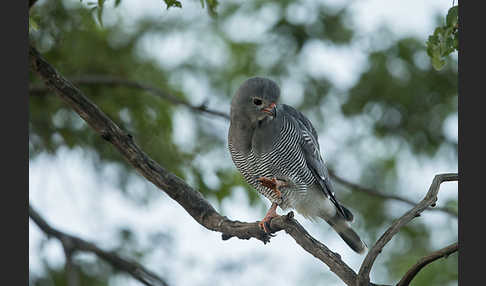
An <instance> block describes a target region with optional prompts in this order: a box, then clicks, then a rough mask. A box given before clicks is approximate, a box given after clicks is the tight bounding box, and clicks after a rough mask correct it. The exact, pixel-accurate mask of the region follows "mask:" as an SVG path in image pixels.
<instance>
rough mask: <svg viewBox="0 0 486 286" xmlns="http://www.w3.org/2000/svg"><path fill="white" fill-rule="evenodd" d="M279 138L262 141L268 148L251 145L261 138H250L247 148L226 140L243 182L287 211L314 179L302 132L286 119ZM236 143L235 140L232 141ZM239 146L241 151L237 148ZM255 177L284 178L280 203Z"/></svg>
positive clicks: (274, 137)
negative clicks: (302, 144)
mask: <svg viewBox="0 0 486 286" xmlns="http://www.w3.org/2000/svg"><path fill="white" fill-rule="evenodd" d="M282 120H283V122H282V124H281V125H280V130H279V132H278V133H277V134H278V136H273V137H272V138H265V141H266V142H267V148H259V146H256V144H254V143H253V142H255V141H262V139H263V138H254V137H253V138H251V139H252V140H251V141H250V142H248V143H249V148H247V150H244V149H245V148H241V145H240V146H238V143H237V142H232V140H229V142H228V146H229V150H230V153H231V157H232V159H233V162H234V163H235V165H236V167H237V169H238V170H239V171H240V173H241V174H242V175H243V177H244V178H245V180H246V181H247V182H248V183H249V184H250V185H251V186H253V187H254V188H255V189H256V190H257V191H258V192H259V193H261V194H263V195H264V196H265V197H267V198H268V199H269V200H270V201H272V202H277V203H279V205H280V207H281V208H283V209H286V208H288V207H292V206H293V205H294V201H295V200H296V199H298V197H299V196H302V195H305V192H306V190H307V188H309V187H310V186H311V185H312V184H314V182H315V180H314V177H313V175H312V173H311V171H310V170H309V169H308V167H307V165H306V161H305V157H304V154H303V151H302V149H301V147H300V144H301V143H302V141H301V140H305V138H304V136H303V135H302V132H301V130H298V129H297V128H295V125H294V124H292V122H291V121H290V120H289V119H287V118H285V117H284V118H282ZM265 135H266V134H265V132H258V131H256V132H254V133H253V136H257V137H258V136H265ZM236 140H238V138H234V139H233V141H236ZM238 147H240V148H238ZM258 177H267V178H273V177H275V178H278V179H284V180H286V181H288V182H289V183H290V185H289V186H288V187H282V188H281V189H280V191H281V192H282V200H281V201H279V200H278V198H277V195H276V194H275V193H274V192H273V191H272V190H270V189H269V188H267V187H264V186H262V185H261V184H260V183H259V182H258V181H257V180H256V179H257V178H258Z"/></svg>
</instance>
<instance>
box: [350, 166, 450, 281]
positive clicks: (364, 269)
mask: <svg viewBox="0 0 486 286" xmlns="http://www.w3.org/2000/svg"><path fill="white" fill-rule="evenodd" d="M458 179H459V176H458V175H457V174H454V173H449V174H439V175H436V176H435V177H434V180H433V181H432V184H431V185H430V188H429V191H428V192H427V194H426V195H425V197H424V199H423V200H422V201H421V202H420V203H419V204H418V205H416V206H415V207H414V208H412V209H411V210H409V211H408V212H406V213H405V214H404V215H403V216H402V217H400V218H399V219H398V220H396V221H395V222H394V223H393V224H392V225H391V226H390V227H389V228H388V229H387V230H386V231H385V233H384V234H383V235H382V236H381V237H380V238H379V239H378V241H377V242H376V243H375V245H373V247H372V248H371V249H370V250H369V251H368V254H367V255H366V257H365V259H364V261H363V263H362V264H361V268H360V269H359V273H358V278H357V284H356V285H358V286H364V285H368V283H369V281H370V277H369V275H370V271H371V268H372V267H373V263H374V262H375V259H376V257H377V256H378V255H379V254H380V253H381V251H382V249H383V247H385V245H386V244H387V243H388V242H389V241H390V240H391V239H392V237H393V236H394V235H395V234H396V233H398V231H399V230H400V228H402V227H403V226H404V225H405V224H407V223H408V222H410V221H411V220H412V219H413V218H415V217H418V216H420V213H421V212H423V211H424V210H425V209H426V208H427V207H429V206H430V205H432V204H433V203H435V202H436V201H437V193H438V192H439V186H440V184H441V183H442V182H447V181H457V180H458Z"/></svg>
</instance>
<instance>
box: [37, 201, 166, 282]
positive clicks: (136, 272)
mask: <svg viewBox="0 0 486 286" xmlns="http://www.w3.org/2000/svg"><path fill="white" fill-rule="evenodd" d="M29 217H30V218H31V219H32V220H33V221H34V222H35V223H36V224H37V226H38V227H39V228H40V229H41V230H42V231H43V232H44V233H46V234H47V236H49V237H55V238H57V239H58V240H59V241H61V243H62V245H63V248H64V250H65V254H66V259H69V260H70V259H71V255H72V254H73V252H74V251H86V252H91V253H94V254H96V256H98V257H99V258H101V259H103V260H105V261H107V262H108V263H110V264H111V265H112V266H113V267H115V268H117V269H119V270H122V271H125V272H127V273H128V274H130V275H131V276H133V277H134V278H135V279H137V280H138V281H140V282H142V283H143V284H145V285H149V286H151V285H154V286H167V285H168V284H167V283H166V282H165V281H164V280H163V279H162V278H160V277H158V276H157V275H156V274H155V273H153V272H151V271H149V270H147V269H145V268H144V267H143V266H142V265H140V264H138V263H136V262H134V261H129V260H127V259H124V258H121V257H120V256H118V255H117V254H115V253H113V252H107V251H104V250H102V249H100V248H98V247H97V246H96V245H95V244H93V243H91V242H87V241H85V240H82V239H80V238H78V237H75V236H72V235H69V234H66V233H64V232H61V231H59V230H57V229H55V228H53V227H51V226H50V225H49V224H48V223H47V222H46V221H45V220H44V219H43V218H42V217H41V216H40V215H39V213H37V211H35V210H34V209H33V208H32V206H31V205H30V204H29ZM71 262H72V261H66V263H67V270H69V269H71V270H72V267H73V265H72V264H71ZM67 274H68V276H69V277H68V281H70V282H71V281H73V280H72V278H73V277H72V276H71V275H72V274H73V273H72V272H71V271H69V272H68V273H67ZM69 285H71V284H69Z"/></svg>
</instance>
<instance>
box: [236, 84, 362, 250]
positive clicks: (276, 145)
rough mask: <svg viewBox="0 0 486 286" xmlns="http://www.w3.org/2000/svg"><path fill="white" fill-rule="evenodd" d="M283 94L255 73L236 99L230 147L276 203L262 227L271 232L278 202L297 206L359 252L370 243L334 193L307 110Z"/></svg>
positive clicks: (245, 172) (245, 170)
mask: <svg viewBox="0 0 486 286" xmlns="http://www.w3.org/2000/svg"><path fill="white" fill-rule="evenodd" d="M279 97H280V88H279V87H278V85H277V84H276V83H275V82H273V81H272V80H269V79H266V78H261V77H253V78H250V79H248V80H246V81H245V82H244V83H243V84H242V85H241V86H240V88H239V89H238V91H237V92H236V94H235V96H234V97H233V99H232V102H231V114H230V117H231V123H230V128H229V134H228V147H229V150H230V153H231V157H232V159H233V162H234V164H235V165H236V168H237V169H238V170H239V171H240V173H241V174H242V175H243V177H244V178H245V180H246V181H247V182H248V183H249V184H250V185H251V186H253V187H254V188H255V189H256V190H257V191H258V192H259V193H261V194H263V195H264V196H265V197H267V198H268V199H269V200H270V201H271V202H272V206H271V207H270V209H269V210H268V212H267V214H266V215H265V217H264V218H263V220H262V221H260V223H259V225H260V227H261V228H262V229H263V230H264V231H265V232H267V233H268V232H269V231H268V227H267V224H268V222H269V221H270V219H271V218H273V217H276V216H278V215H277V213H276V209H277V206H279V207H280V208H281V209H282V210H286V209H295V210H296V211H297V212H298V213H300V214H302V215H303V216H304V217H306V218H308V219H311V220H315V219H317V218H321V219H323V220H325V221H326V222H327V223H328V224H329V225H330V226H332V227H333V228H334V230H336V232H337V233H338V234H339V236H341V238H342V239H343V240H344V241H345V242H346V243H347V244H348V245H349V246H350V247H351V248H352V249H353V250H354V251H356V252H358V253H363V252H365V251H366V249H367V247H366V245H365V244H364V243H363V241H362V240H361V239H360V238H359V236H358V235H357V234H356V232H355V231H354V230H353V229H352V228H351V226H350V222H352V221H353V214H352V213H351V211H349V210H348V209H347V208H345V207H344V206H343V205H341V204H340V203H339V202H338V201H337V199H336V197H335V194H334V191H333V187H332V184H331V181H330V178H329V173H328V171H327V168H326V165H325V163H324V160H323V159H322V157H321V154H320V149H319V143H318V138H317V132H316V130H315V129H314V127H313V126H312V124H311V122H310V121H309V119H307V118H306V117H305V116H304V115H303V114H302V113H300V112H299V111H297V110H296V109H294V108H293V107H291V106H289V105H286V104H279V103H278V99H279Z"/></svg>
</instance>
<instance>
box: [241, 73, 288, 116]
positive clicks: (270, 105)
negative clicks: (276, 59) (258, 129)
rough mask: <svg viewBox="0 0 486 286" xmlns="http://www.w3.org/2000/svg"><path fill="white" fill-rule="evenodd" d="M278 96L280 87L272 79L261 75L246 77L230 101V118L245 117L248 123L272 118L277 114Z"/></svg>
mask: <svg viewBox="0 0 486 286" xmlns="http://www.w3.org/2000/svg"><path fill="white" fill-rule="evenodd" d="M279 97H280V88H279V87H278V85H277V84H276V83H275V82H274V81H272V80H270V79H267V78H262V77H252V78H250V79H247V80H246V81H245V82H244V83H243V84H242V85H241V86H240V88H239V89H238V91H237V92H236V94H235V96H234V97H233V100H232V101H231V118H234V117H239V118H240V119H246V120H249V123H250V124H255V123H256V122H258V121H261V120H264V119H265V120H272V119H273V118H275V117H276V116H277V113H276V112H277V109H276V105H277V102H278V99H279Z"/></svg>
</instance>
